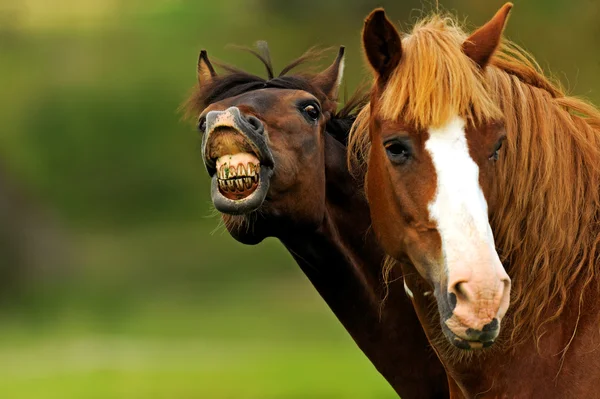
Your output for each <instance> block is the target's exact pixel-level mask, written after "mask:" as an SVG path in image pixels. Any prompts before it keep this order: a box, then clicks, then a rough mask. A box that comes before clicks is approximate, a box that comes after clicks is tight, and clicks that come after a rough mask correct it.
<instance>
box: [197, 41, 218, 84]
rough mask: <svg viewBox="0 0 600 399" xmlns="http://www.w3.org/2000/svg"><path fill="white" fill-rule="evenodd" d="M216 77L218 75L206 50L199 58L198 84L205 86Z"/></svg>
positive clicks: (201, 52)
mask: <svg viewBox="0 0 600 399" xmlns="http://www.w3.org/2000/svg"><path fill="white" fill-rule="evenodd" d="M216 76H217V73H216V72H215V69H214V68H213V66H212V64H211V63H210V61H209V59H208V55H207V54H206V50H202V51H200V55H199V56H198V84H199V85H200V86H202V85H205V84H207V83H208V82H210V81H211V80H212V79H213V78H214V77H216Z"/></svg>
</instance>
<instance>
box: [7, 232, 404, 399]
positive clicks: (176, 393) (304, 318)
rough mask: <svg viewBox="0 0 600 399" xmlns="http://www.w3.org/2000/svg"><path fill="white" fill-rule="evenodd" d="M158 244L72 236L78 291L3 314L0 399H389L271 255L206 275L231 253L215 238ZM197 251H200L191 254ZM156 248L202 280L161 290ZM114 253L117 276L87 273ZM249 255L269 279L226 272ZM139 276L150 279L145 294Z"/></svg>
mask: <svg viewBox="0 0 600 399" xmlns="http://www.w3.org/2000/svg"><path fill="white" fill-rule="evenodd" d="M193 230H196V231H195V233H194V232H193ZM159 231H162V232H161V233H157V232H156V231H155V230H154V229H152V231H151V232H150V233H144V232H143V231H141V232H140V231H136V232H132V233H128V234H121V235H120V236H115V235H110V236H102V235H94V236H91V237H86V236H85V235H81V237H83V238H81V239H80V242H79V244H78V245H77V247H79V248H80V251H81V253H80V254H76V256H75V257H76V258H77V259H78V260H79V262H80V264H81V265H82V266H81V270H80V274H79V276H78V279H80V281H82V284H83V285H81V286H80V287H79V288H77V287H74V286H73V282H72V281H71V282H68V283H65V284H64V285H62V283H60V282H58V283H53V284H46V285H44V286H43V287H42V288H37V289H35V290H32V291H33V292H34V294H32V295H30V297H26V298H22V299H21V300H20V305H19V306H17V307H13V308H11V310H10V311H8V310H7V311H4V312H3V313H2V315H1V317H0V325H2V328H1V329H0V398H2V399H4V398H7V399H8V398H10V399H51V398H52V399H54V398H56V399H76V398H77V399H79V398H82V399H83V398H98V399H112V398H124V399H125V398H126V399H136V398H140V399H142V398H144V399H153V398H157V399H158V398H165V399H166V398H169V399H170V398H202V399H204V398H206V399H229V398H232V399H233V398H236V399H246V398H247V399H251V398H252V399H255V398H256V399H270V398H273V399H275V398H282V399H285V398H292V399H293V398H298V399H300V398H367V399H368V398H374V399H375V398H376V399H385V398H393V397H395V396H394V392H393V390H392V389H391V388H390V387H389V386H388V384H387V383H386V382H385V380H384V379H383V378H382V377H381V376H380V375H379V373H378V372H377V371H376V370H375V369H374V367H373V366H372V365H371V364H370V363H369V362H368V361H367V359H366V357H365V356H364V355H363V354H362V352H360V350H359V349H358V348H357V347H356V345H355V344H354V342H353V341H352V339H351V338H350V337H349V335H348V334H347V333H346V331H345V330H344V329H343V328H342V326H341V325H340V324H339V322H338V321H337V320H336V319H335V317H334V316H333V314H332V313H331V311H330V310H329V309H328V308H327V306H326V305H325V303H324V302H323V301H322V299H321V298H320V297H319V296H318V295H317V294H316V292H315V291H314V289H313V288H312V286H310V284H309V282H308V281H307V280H306V279H305V278H304V276H303V275H302V274H301V273H300V271H299V270H298V268H297V267H296V266H295V265H294V264H293V262H292V261H291V259H290V258H289V257H287V256H286V255H285V254H284V253H283V250H282V249H281V248H280V245H279V244H278V243H276V242H269V243H265V244H264V246H263V247H262V248H261V247H243V248H237V249H238V250H239V251H241V253H236V254H231V255H230V257H229V258H228V260H225V261H223V262H221V263H218V261H217V260H216V259H211V256H215V253H218V252H219V250H222V248H223V246H224V245H225V246H227V245H232V243H231V242H230V240H231V238H229V237H228V236H226V235H218V234H217V235H216V236H211V235H209V234H207V233H206V232H205V231H203V230H202V229H199V228H198V229H193V228H192V227H190V228H189V229H186V228H181V227H180V228H178V229H171V230H169V229H167V228H165V229H159ZM150 235H151V236H150ZM198 237H203V238H204V240H205V245H206V246H203V248H204V249H198V251H199V253H194V251H193V250H192V243H193V241H194V240H196V239H197V238H198ZM212 240H214V243H213V242H212ZM166 241H169V242H171V241H177V242H178V243H179V245H180V246H181V248H184V249H187V250H185V251H184V250H182V251H174V252H169V254H163V256H164V257H169V258H170V260H171V263H170V265H172V267H173V270H179V272H180V273H181V270H186V269H187V270H191V268H192V266H191V264H193V263H194V258H196V257H198V256H200V252H201V253H203V254H204V259H203V262H204V263H203V264H204V272H201V271H197V273H196V274H193V273H192V272H191V271H190V276H189V281H188V282H187V283H183V282H182V280H184V278H183V277H182V276H181V275H176V276H173V274H174V273H175V272H172V273H171V277H169V273H167V271H168V267H167V271H165V267H166V266H165V265H166V264H168V262H165V260H164V259H163V258H162V257H161V256H160V251H156V250H154V251H152V250H150V248H161V247H163V246H164V245H163V244H165V245H166ZM136 242H139V243H143V245H137V244H136ZM169 247H173V245H170V246H169ZM207 247H211V248H213V249H214V251H207V250H206V248H207ZM125 250H127V251H126V252H127V253H128V254H129V258H127V259H129V262H130V264H129V267H128V268H127V269H126V270H125V271H123V270H119V268H114V267H108V266H107V267H105V268H102V267H100V264H101V263H106V264H109V262H111V259H112V258H111V257H113V256H114V257H117V258H123V257H124V256H123V254H122V252H123V251H125ZM144 250H145V251H146V252H148V255H147V256H142V253H143V252H144ZM107 254H108V255H107ZM177 254H179V257H177V256H176V255H177ZM250 254H254V256H255V257H258V256H263V255H264V258H265V259H266V260H267V261H269V259H270V258H269V256H271V257H272V260H270V262H275V261H276V260H278V261H279V265H278V267H279V268H280V272H279V273H272V272H268V270H269V268H268V267H267V271H265V272H263V273H257V274H256V275H255V274H252V275H250V276H249V275H244V274H241V273H240V268H239V264H238V268H237V269H233V266H232V265H233V264H236V263H239V262H240V261H241V260H243V259H244V257H247V256H249V255H250ZM268 254H270V255H268ZM150 255H153V256H150ZM152 257H153V258H154V260H153V261H152V260H151V258H152ZM144 263H145V264H147V265H149V267H150V269H155V270H154V275H153V276H152V278H151V279H150V280H149V281H144V274H148V273H143V272H142V269H143V264H144ZM275 263H276V262H275ZM281 263H283V264H281ZM159 265H162V266H160V267H162V268H163V269H162V270H161V269H160V267H159ZM211 265H212V267H217V266H219V267H221V266H222V267H223V268H225V269H227V268H230V270H235V271H236V272H235V273H233V272H232V273H231V275H229V276H228V275H227V273H216V272H215V271H214V270H212V271H211V270H206V269H210V267H211ZM281 270H284V272H283V273H282V272H281ZM119 273H120V274H119ZM160 273H165V275H164V277H163V278H162V283H160V284H157V283H156V282H153V281H157V280H158V281H161V279H160V278H158V277H157V275H160ZM215 276H216V277H215ZM133 281H137V282H138V284H137V285H136V284H134V283H133ZM116 282H119V283H116Z"/></svg>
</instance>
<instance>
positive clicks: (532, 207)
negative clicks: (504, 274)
mask: <svg viewBox="0 0 600 399" xmlns="http://www.w3.org/2000/svg"><path fill="white" fill-rule="evenodd" d="M467 37H468V36H467V34H465V32H464V31H463V30H462V29H461V28H460V26H459V24H458V23H457V22H455V19H453V18H451V17H447V16H442V15H437V14H436V15H433V16H430V17H428V18H426V19H424V20H422V21H421V22H419V23H417V24H416V26H415V27H414V28H413V30H412V32H411V33H410V34H408V35H406V36H405V37H404V38H403V40H402V51H403V53H402V60H401V62H400V65H399V66H398V68H397V69H396V70H395V71H394V72H393V73H392V75H391V76H390V78H389V81H388V83H387V86H386V88H385V89H384V90H383V92H382V93H381V97H380V98H379V100H378V101H377V107H378V112H379V113H380V114H381V115H382V117H384V118H389V119H393V120H396V119H398V118H400V117H402V119H403V121H407V122H409V123H412V124H414V125H415V126H416V127H426V126H435V125H440V124H443V123H444V122H446V121H447V120H448V119H449V117H450V116H451V115H453V114H454V115H457V114H458V115H461V116H462V117H464V118H465V119H466V120H467V121H468V122H469V123H472V124H477V123H485V122H488V121H492V120H497V119H500V120H504V122H505V125H506V131H507V135H508V140H507V143H506V144H505V147H504V149H503V151H502V152H501V156H500V160H499V161H498V163H497V166H496V168H497V178H496V183H495V184H496V189H497V193H498V194H497V198H496V197H495V198H493V199H491V201H490V202H491V203H490V214H491V219H490V222H491V226H492V230H493V232H494V236H495V240H496V246H497V248H498V251H499V254H500V256H501V258H502V260H503V263H504V265H505V266H506V268H507V270H508V272H509V274H510V276H511V279H512V282H513V284H512V285H513V289H512V292H513V297H512V304H511V309H510V313H511V315H512V316H511V320H512V323H513V327H514V328H513V332H512V338H513V339H517V338H521V337H520V334H519V333H520V332H522V331H526V330H530V331H532V332H533V333H534V334H535V335H536V336H538V337H539V336H540V333H542V330H541V326H543V325H544V324H545V323H547V322H550V321H553V320H556V319H557V318H558V317H559V316H560V315H561V314H562V313H563V311H564V310H565V305H566V304H567V302H568V301H569V300H570V299H573V300H576V301H579V302H578V305H579V310H580V311H581V306H582V304H583V303H584V300H585V299H586V298H588V297H587V296H586V295H587V294H588V293H590V289H591V288H593V289H596V290H597V289H598V284H599V281H600V276H598V274H597V273H598V268H599V267H600V215H599V209H600V112H599V111H598V109H597V108H595V107H594V106H593V105H591V104H589V103H587V102H585V101H583V100H580V99H577V98H575V97H571V96H568V95H567V94H566V93H565V91H564V90H563V89H562V88H561V87H560V85H559V84H557V83H554V82H552V81H551V80H550V79H548V78H547V77H545V76H544V74H543V72H542V70H541V68H540V67H539V66H538V65H537V63H536V62H535V61H534V60H533V59H532V57H531V56H530V55H528V54H527V53H526V52H525V51H524V50H522V49H521V48H519V47H518V46H516V45H515V44H512V43H510V42H505V43H503V45H502V46H501V48H500V49H499V50H498V51H497V52H496V54H495V55H494V57H493V58H492V60H491V63H490V65H489V66H488V67H487V68H486V69H485V71H483V72H482V71H481V70H480V69H479V68H478V67H477V66H476V65H475V63H474V62H472V61H471V60H470V59H469V58H468V57H467V56H466V55H465V54H464V53H463V52H462V49H461V45H462V43H463V42H464V41H465V39H467ZM369 114H370V109H369V107H368V106H367V107H365V108H364V109H363V110H362V111H361V113H360V115H359V116H358V118H357V120H356V123H355V125H354V126H353V128H352V132H351V137H350V144H349V146H350V151H349V157H350V158H349V161H350V162H349V164H350V165H358V168H359V169H361V170H363V171H364V166H365V164H366V161H367V159H368V154H369V148H370V142H369V134H368V123H369ZM592 283H593V284H592ZM588 306H590V305H588ZM591 306H597V305H596V304H591ZM575 313H577V310H575ZM577 320H579V317H577ZM576 323H577V322H576ZM576 327H577V325H575V329H576ZM573 333H574V332H573Z"/></svg>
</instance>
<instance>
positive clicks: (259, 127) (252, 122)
mask: <svg viewBox="0 0 600 399" xmlns="http://www.w3.org/2000/svg"><path fill="white" fill-rule="evenodd" d="M242 117H243V118H244V119H245V120H246V122H247V123H248V125H249V126H250V128H251V129H252V130H253V131H254V132H256V133H258V134H263V132H264V131H265V129H264V126H263V123H262V122H261V121H260V119H258V118H257V117H256V116H254V115H243V116H242Z"/></svg>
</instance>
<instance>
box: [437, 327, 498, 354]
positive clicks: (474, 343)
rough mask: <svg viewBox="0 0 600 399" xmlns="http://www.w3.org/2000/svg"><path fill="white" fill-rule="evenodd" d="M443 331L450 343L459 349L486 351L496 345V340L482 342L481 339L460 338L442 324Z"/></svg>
mask: <svg viewBox="0 0 600 399" xmlns="http://www.w3.org/2000/svg"><path fill="white" fill-rule="evenodd" d="M442 331H443V333H444V335H445V336H446V338H447V339H448V341H449V342H450V343H451V344H452V345H453V346H455V347H457V348H458V349H462V350H467V351H470V350H481V349H486V348H489V347H491V346H492V345H494V342H495V339H488V340H481V339H466V338H463V337H460V336H458V335H457V334H456V333H454V332H453V331H452V330H450V329H449V328H448V327H447V326H446V325H445V324H442Z"/></svg>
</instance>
